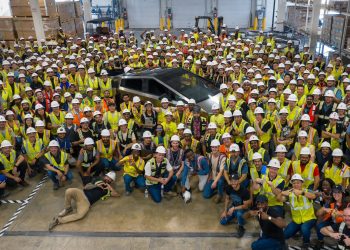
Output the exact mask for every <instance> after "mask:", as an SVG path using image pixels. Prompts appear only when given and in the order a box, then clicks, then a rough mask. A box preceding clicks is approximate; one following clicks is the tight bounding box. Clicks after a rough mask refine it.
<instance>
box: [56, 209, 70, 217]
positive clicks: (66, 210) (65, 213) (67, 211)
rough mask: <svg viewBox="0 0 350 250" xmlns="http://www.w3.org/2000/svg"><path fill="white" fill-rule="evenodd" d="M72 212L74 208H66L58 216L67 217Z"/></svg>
mask: <svg viewBox="0 0 350 250" xmlns="http://www.w3.org/2000/svg"><path fill="white" fill-rule="evenodd" d="M71 212H73V208H71V207H69V208H65V209H63V210H62V211H61V212H60V213H59V214H58V217H63V216H66V215H67V214H69V213H71Z"/></svg>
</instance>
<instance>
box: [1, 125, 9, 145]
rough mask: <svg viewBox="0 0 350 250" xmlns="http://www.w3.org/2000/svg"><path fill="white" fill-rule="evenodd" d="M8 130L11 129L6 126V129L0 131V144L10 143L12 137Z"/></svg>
mask: <svg viewBox="0 0 350 250" xmlns="http://www.w3.org/2000/svg"><path fill="white" fill-rule="evenodd" d="M10 129H11V128H9V127H8V126H6V127H5V130H2V131H0V143H1V142H2V141H3V140H8V141H12V136H11V132H10ZM3 132H5V134H4V133H3Z"/></svg>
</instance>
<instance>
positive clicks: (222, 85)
mask: <svg viewBox="0 0 350 250" xmlns="http://www.w3.org/2000/svg"><path fill="white" fill-rule="evenodd" d="M223 89H228V87H227V85H226V84H225V83H222V84H220V90H223Z"/></svg>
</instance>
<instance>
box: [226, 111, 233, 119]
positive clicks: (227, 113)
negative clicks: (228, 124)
mask: <svg viewBox="0 0 350 250" xmlns="http://www.w3.org/2000/svg"><path fill="white" fill-rule="evenodd" d="M231 117H232V112H231V111H230V110H226V111H225V112H224V118H231Z"/></svg>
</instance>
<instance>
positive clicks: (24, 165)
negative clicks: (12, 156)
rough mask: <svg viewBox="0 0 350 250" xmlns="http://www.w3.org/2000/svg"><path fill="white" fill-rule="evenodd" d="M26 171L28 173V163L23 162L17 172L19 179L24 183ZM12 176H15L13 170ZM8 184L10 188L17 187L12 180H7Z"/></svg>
mask: <svg viewBox="0 0 350 250" xmlns="http://www.w3.org/2000/svg"><path fill="white" fill-rule="evenodd" d="M26 171H27V163H26V162H22V163H21V164H20V165H19V166H18V167H17V172H19V178H21V180H22V181H24V178H25V176H26ZM9 173H10V174H12V175H13V172H12V170H11V171H10V172H9ZM6 184H7V185H8V186H10V187H13V186H16V185H17V182H16V181H15V180H14V179H12V178H7V179H6Z"/></svg>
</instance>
